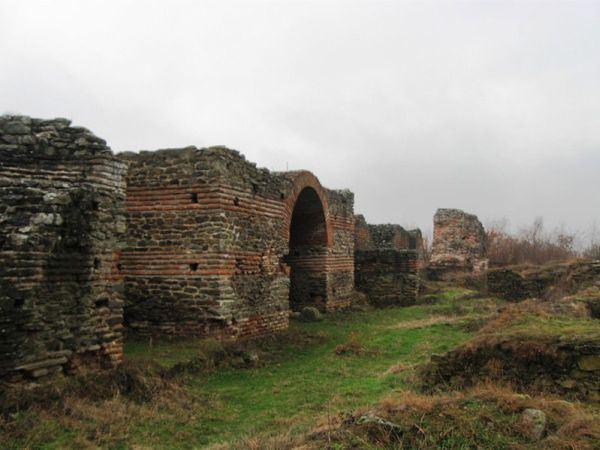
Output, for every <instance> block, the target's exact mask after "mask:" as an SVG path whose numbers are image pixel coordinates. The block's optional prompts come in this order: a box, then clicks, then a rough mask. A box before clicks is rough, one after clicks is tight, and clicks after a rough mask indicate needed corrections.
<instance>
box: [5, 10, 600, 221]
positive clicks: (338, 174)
mask: <svg viewBox="0 0 600 450" xmlns="http://www.w3.org/2000/svg"><path fill="white" fill-rule="evenodd" d="M0 113H21V114H27V115H30V116H35V117H44V118H49V117H68V118H71V119H72V120H73V122H74V123H75V124H77V125H82V126H85V127H87V128H89V129H91V130H92V131H94V132H95V133H96V134H97V135H99V136H101V137H103V138H105V139H106V140H107V141H108V142H109V144H110V145H111V147H112V148H113V150H115V151H122V150H139V149H156V148H164V147H180V146H186V145H191V144H193V145H197V146H207V145H216V144H223V145H227V146H229V147H232V148H235V149H238V150H240V151H241V152H242V153H244V154H245V155H246V157H247V158H248V159H250V160H252V161H255V162H257V163H258V164H259V165H260V166H265V167H268V168H270V169H274V170H285V169H286V168H289V169H309V170H312V171H313V172H315V173H316V174H317V176H318V177H319V178H320V179H321V181H322V182H323V184H325V185H327V186H328V187H332V188H349V189H351V190H352V191H354V192H355V195H356V211H357V212H360V213H363V214H364V215H365V216H366V217H367V220H368V221H370V222H373V223H381V222H394V223H400V224H403V225H406V226H419V227H421V228H423V229H424V230H425V231H428V230H430V229H431V220H432V215H433V213H434V211H435V209H436V208H438V207H453V208H462V209H464V210H466V211H469V212H472V213H475V214H477V215H478V216H479V217H480V218H481V219H482V220H483V221H484V222H489V221H492V220H494V219H500V218H507V219H508V220H509V221H510V224H511V225H512V227H513V228H514V229H518V228H519V227H520V226H522V225H524V224H527V223H530V222H531V221H532V220H533V219H534V217H536V216H543V217H544V218H545V221H546V224H547V225H548V226H550V227H554V226H560V225H564V226H565V227H567V228H568V229H571V230H586V229H589V227H590V225H591V224H592V223H593V222H594V221H596V222H598V223H600V199H599V192H600V1H595V2H531V3H527V2H523V1H515V2H491V1H480V2H444V1H439V2H431V3H424V2H400V1H393V2H392V1H390V2H383V1H350V0H344V1H324V0H319V1H284V0H280V1H277V2H275V1H273V2H265V1H263V2H256V1H243V2H228V1H224V0H221V1H215V2H212V1H174V0H169V1H167V0H162V1H148V0H146V1H141V0H140V1H123V0H120V1H116V0H115V1H111V0H102V1H90V0H86V1H81V0H77V1H61V0H52V1H46V2H43V1H34V0H15V1H11V0H0Z"/></svg>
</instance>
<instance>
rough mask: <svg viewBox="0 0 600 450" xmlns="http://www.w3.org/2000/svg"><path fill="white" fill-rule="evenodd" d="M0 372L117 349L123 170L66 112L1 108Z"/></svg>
mask: <svg viewBox="0 0 600 450" xmlns="http://www.w3.org/2000/svg"><path fill="white" fill-rule="evenodd" d="M0 162H1V165H0V228H1V235H0V267H1V268H0V378H11V379H22V378H40V377H44V376H48V375H51V374H54V373H57V372H64V371H72V370H75V369H76V368H77V367H78V366H79V365H81V364H86V365H88V364H93V365H101V366H111V365H114V364H117V363H118V362H119V361H120V360H121V358H122V349H123V341H122V314H123V309H122V307H123V289H122V288H123V286H122V279H121V276H120V274H119V272H118V269H117V264H118V251H119V246H120V238H121V236H122V235H123V233H124V232H125V218H124V216H123V214H122V212H123V202H124V179H123V176H124V173H125V170H126V166H125V165H124V164H123V163H122V162H120V161H118V160H117V159H116V158H115V157H114V156H113V155H112V153H111V151H110V149H109V148H108V147H107V146H106V144H105V142H104V141H103V140H102V139H99V138H97V137H96V136H94V135H93V134H91V133H90V132H89V131H87V130H85V129H83V128H80V127H71V126H70V122H69V121H67V120H65V119H55V120H39V119H31V118H27V117H10V116H3V117H0Z"/></svg>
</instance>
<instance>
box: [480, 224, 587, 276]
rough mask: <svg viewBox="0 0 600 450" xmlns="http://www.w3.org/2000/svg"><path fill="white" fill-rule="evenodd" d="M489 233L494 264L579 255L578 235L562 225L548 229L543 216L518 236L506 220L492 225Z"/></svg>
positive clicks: (510, 263)
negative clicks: (576, 244)
mask: <svg viewBox="0 0 600 450" xmlns="http://www.w3.org/2000/svg"><path fill="white" fill-rule="evenodd" d="M486 233H487V252H488V258H489V261H490V266H496V267H498V266H509V265H517V264H546V263H549V262H556V261H567V260H570V259H573V258H576V257H578V256H579V255H578V254H577V251H576V249H575V241H576V235H575V234H572V233H568V232H567V231H566V230H565V229H564V228H562V227H560V228H557V229H555V230H553V231H550V232H548V231H546V230H545V228H544V220H543V219H542V218H541V217H538V218H536V219H535V220H534V221H533V223H532V224H531V225H530V226H528V227H526V228H523V229H521V230H520V231H519V232H518V233H517V234H516V235H512V234H510V233H509V232H508V231H507V221H506V219H503V220H500V221H496V222H494V223H492V224H490V225H488V228H487V232H486Z"/></svg>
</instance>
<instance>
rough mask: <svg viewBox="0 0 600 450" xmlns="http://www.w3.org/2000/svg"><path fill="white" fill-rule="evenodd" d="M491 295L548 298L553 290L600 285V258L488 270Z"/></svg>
mask: <svg viewBox="0 0 600 450" xmlns="http://www.w3.org/2000/svg"><path fill="white" fill-rule="evenodd" d="M486 275H487V289H488V293H489V294H491V295H497V296H499V297H502V298H505V299H507V300H513V301H519V300H524V299H526V298H536V297H537V298H539V297H547V296H549V295H550V294H551V291H552V290H554V289H559V290H560V291H561V293H575V292H576V291H578V290H580V289H585V288H588V287H593V286H600V261H576V262H572V263H568V264H566V263H565V264H554V265H548V266H541V267H518V266H517V267H505V268H501V269H492V270H489V271H488V272H487V274H486Z"/></svg>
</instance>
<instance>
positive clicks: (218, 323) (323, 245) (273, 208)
mask: <svg viewBox="0 0 600 450" xmlns="http://www.w3.org/2000/svg"><path fill="white" fill-rule="evenodd" d="M122 157H123V159H124V160H126V161H127V162H128V163H129V172H128V176H127V220H128V229H129V231H128V239H127V246H126V248H125V250H124V251H123V254H122V255H121V264H122V267H123V273H124V275H125V292H126V307H125V321H126V323H127V325H128V326H129V327H130V328H132V329H134V330H136V331H138V332H144V333H153V334H156V333H159V334H173V335H202V336H205V335H219V336H223V337H244V336H258V335H263V334H268V333H272V332H274V331H278V330H282V329H285V328H287V325H288V317H289V310H290V307H291V308H292V309H300V308H302V307H303V306H306V305H314V306H317V307H319V308H320V309H322V310H335V309H339V308H343V307H346V306H348V305H349V304H350V299H351V295H352V290H353V272H354V260H353V252H354V249H353V246H354V221H353V202H354V197H353V194H352V193H351V192H349V191H334V190H329V189H326V188H324V187H323V186H321V184H320V182H319V180H318V179H317V178H316V177H315V176H314V175H313V174H312V173H310V172H306V171H299V172H281V173H271V172H269V171H268V170H266V169H262V168H257V167H256V165H254V164H252V163H250V162H248V161H246V160H245V159H244V157H243V156H242V155H240V154H239V153H238V152H236V151H234V150H230V149H227V148H225V147H212V148H206V149H198V148H195V147H190V148H185V149H176V150H161V151H156V152H141V153H139V154H135V153H130V154H124V155H122Z"/></svg>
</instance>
